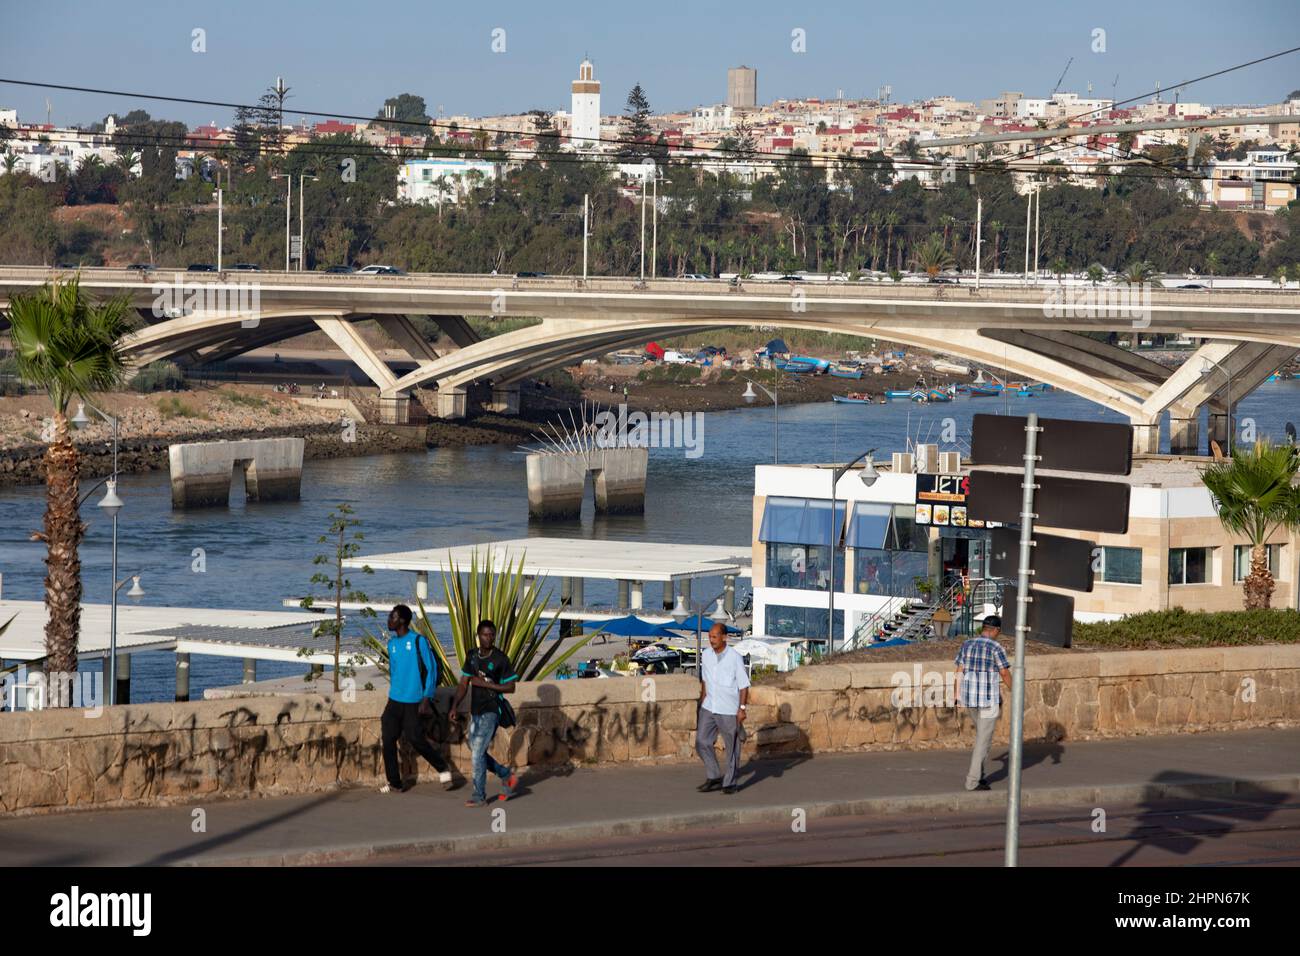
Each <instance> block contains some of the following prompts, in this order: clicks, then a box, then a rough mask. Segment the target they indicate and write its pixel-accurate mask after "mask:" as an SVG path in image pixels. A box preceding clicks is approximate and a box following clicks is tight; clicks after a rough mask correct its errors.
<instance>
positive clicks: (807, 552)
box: [765, 544, 844, 591]
mask: <svg viewBox="0 0 1300 956" xmlns="http://www.w3.org/2000/svg"><path fill="white" fill-rule="evenodd" d="M766 552H767V555H766V557H767V561H766V565H767V577H766V578H765V580H766V582H767V586H768V587H770V588H793V589H795V590H798V591H825V590H826V585H827V584H828V582H829V581H830V576H831V549H830V546H829V545H828V546H826V547H822V546H820V545H815V544H769V545H767V546H766ZM835 583H836V587H837V590H841V591H842V590H843V589H844V558H843V552H842V551H841V552H840V554H839V555H837V556H836V560H835Z"/></svg>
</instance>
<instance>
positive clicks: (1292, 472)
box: [1201, 441, 1300, 610]
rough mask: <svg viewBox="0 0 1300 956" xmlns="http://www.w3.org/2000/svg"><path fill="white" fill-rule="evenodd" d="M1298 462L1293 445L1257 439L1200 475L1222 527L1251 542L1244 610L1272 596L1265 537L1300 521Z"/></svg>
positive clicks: (1259, 605) (1262, 604) (1265, 602)
mask: <svg viewBox="0 0 1300 956" xmlns="http://www.w3.org/2000/svg"><path fill="white" fill-rule="evenodd" d="M1297 467H1300V458H1298V457H1297V451H1296V448H1295V447H1294V446H1292V445H1272V444H1270V443H1269V442H1268V441H1258V442H1256V443H1255V444H1254V445H1253V446H1251V447H1249V448H1247V449H1244V450H1243V449H1241V448H1237V449H1235V450H1234V451H1233V453H1232V457H1231V458H1229V459H1226V460H1224V461H1217V462H1214V463H1213V464H1211V465H1210V466H1209V467H1207V468H1206V469H1205V471H1204V472H1203V473H1202V475H1201V480H1202V481H1203V482H1204V483H1205V487H1206V488H1208V489H1209V491H1210V494H1211V495H1213V497H1214V506H1215V509H1216V510H1217V511H1218V513H1219V521H1220V522H1222V524H1223V527H1224V528H1226V529H1227V530H1228V531H1229V532H1231V533H1232V534H1235V535H1242V536H1244V537H1245V538H1247V539H1248V540H1249V541H1250V573H1249V574H1248V575H1247V576H1246V579H1245V581H1244V582H1243V590H1244V598H1245V606H1246V609H1247V610H1250V609H1253V608H1266V607H1268V606H1269V602H1270V600H1271V598H1272V594H1273V588H1274V582H1273V573H1272V571H1270V570H1269V567H1268V539H1269V538H1270V537H1272V535H1273V533H1274V532H1275V531H1277V530H1278V529H1279V528H1295V527H1296V526H1297V525H1298V524H1300V492H1298V491H1297V489H1296V487H1295V477H1296V470H1297Z"/></svg>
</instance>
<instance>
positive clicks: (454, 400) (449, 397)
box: [436, 388, 469, 419]
mask: <svg viewBox="0 0 1300 956" xmlns="http://www.w3.org/2000/svg"><path fill="white" fill-rule="evenodd" d="M436 394H437V396H438V417H439V418H448V419H451V418H464V417H465V415H466V413H467V411H468V409H469V399H468V393H467V391H466V389H463V388H439V389H438V391H437V393H436Z"/></svg>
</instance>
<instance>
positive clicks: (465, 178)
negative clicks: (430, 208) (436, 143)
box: [397, 158, 498, 205]
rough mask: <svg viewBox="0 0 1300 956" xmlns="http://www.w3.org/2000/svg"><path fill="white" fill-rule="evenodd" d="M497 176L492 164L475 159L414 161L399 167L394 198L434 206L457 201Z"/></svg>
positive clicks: (495, 166) (494, 165) (496, 169)
mask: <svg viewBox="0 0 1300 956" xmlns="http://www.w3.org/2000/svg"><path fill="white" fill-rule="evenodd" d="M497 174H498V168H497V165H496V164H495V163H489V162H485V161H483V160H478V159H454V158H446V159H443V158H440V159H413V160H410V161H409V162H406V163H403V164H402V165H401V167H399V168H398V171H397V198H398V199H404V200H406V201H407V202H419V203H433V204H435V205H436V204H439V203H444V202H458V201H459V200H460V199H461V197H463V196H464V195H465V194H466V193H468V192H469V191H470V190H471V189H473V188H474V187H475V186H477V185H481V184H483V183H485V182H489V181H491V180H494V179H496V178H497Z"/></svg>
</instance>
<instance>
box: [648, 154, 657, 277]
mask: <svg viewBox="0 0 1300 956" xmlns="http://www.w3.org/2000/svg"><path fill="white" fill-rule="evenodd" d="M652 195H653V199H652V200H651V202H652V209H651V213H650V221H651V222H652V223H653V225H652V226H651V229H650V275H651V276H652V277H654V278H658V277H659V168H658V167H657V166H656V167H655V178H654V192H653V194H652Z"/></svg>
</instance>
